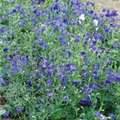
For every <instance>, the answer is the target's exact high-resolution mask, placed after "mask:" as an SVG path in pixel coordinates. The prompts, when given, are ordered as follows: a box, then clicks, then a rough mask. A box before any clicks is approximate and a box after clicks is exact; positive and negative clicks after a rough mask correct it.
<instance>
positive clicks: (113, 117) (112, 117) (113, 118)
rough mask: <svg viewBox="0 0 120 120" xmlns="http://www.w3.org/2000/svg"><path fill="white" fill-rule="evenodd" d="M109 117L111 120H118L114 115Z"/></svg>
mask: <svg viewBox="0 0 120 120" xmlns="http://www.w3.org/2000/svg"><path fill="white" fill-rule="evenodd" d="M108 116H109V117H110V118H111V120H115V119H116V117H115V115H114V114H113V113H110V114H109V115H108Z"/></svg>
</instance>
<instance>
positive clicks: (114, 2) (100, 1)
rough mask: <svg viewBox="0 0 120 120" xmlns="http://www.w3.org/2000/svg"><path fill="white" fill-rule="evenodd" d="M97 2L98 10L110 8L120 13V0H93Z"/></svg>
mask: <svg viewBox="0 0 120 120" xmlns="http://www.w3.org/2000/svg"><path fill="white" fill-rule="evenodd" d="M91 1H93V2H95V4H96V6H97V7H96V10H97V11H99V12H100V11H101V9H102V8H104V7H105V8H110V9H112V10H117V11H118V12H119V13H120V0H91Z"/></svg>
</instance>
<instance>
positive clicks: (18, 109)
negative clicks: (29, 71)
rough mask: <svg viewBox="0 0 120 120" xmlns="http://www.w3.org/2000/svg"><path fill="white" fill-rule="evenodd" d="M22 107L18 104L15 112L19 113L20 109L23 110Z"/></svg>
mask: <svg viewBox="0 0 120 120" xmlns="http://www.w3.org/2000/svg"><path fill="white" fill-rule="evenodd" d="M24 109H25V108H24V107H20V106H16V112H17V113H20V112H22V111H24Z"/></svg>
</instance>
